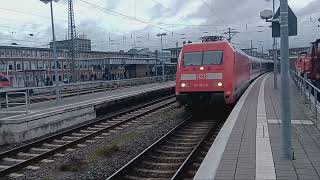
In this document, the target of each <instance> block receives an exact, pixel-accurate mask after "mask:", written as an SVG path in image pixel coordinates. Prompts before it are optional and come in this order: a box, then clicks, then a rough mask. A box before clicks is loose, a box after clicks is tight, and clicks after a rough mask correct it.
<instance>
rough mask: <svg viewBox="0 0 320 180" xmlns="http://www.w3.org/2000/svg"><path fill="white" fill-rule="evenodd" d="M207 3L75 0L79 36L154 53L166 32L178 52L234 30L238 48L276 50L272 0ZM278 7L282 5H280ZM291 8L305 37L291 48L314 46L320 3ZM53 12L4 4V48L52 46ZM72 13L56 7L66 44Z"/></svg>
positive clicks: (23, 1)
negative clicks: (268, 12) (263, 16)
mask: <svg viewBox="0 0 320 180" xmlns="http://www.w3.org/2000/svg"><path fill="white" fill-rule="evenodd" d="M204 2H205V3H204ZM204 2H202V0H74V11H75V19H76V28H77V34H79V35H82V34H85V35H87V37H88V38H90V39H92V44H93V49H94V50H102V51H118V50H120V49H124V50H128V49H129V48H131V47H134V46H136V47H141V48H142V47H148V48H150V49H152V50H154V49H159V48H160V39H159V38H158V37H157V36H156V34H157V33H160V32H166V33H167V36H166V37H165V38H164V47H175V44H176V42H177V41H178V42H179V45H181V43H182V41H183V40H191V41H193V42H195V41H197V40H198V39H199V37H201V36H203V35H221V34H222V33H223V32H224V31H226V29H227V28H228V27H231V28H234V29H236V30H237V31H239V32H240V33H239V34H237V35H236V36H235V37H233V43H234V44H236V45H237V46H240V47H241V48H248V47H249V46H250V40H253V43H254V46H256V47H259V48H261V46H262V45H263V46H264V49H268V48H270V47H271V42H272V39H271V31H270V28H268V26H269V25H270V24H269V23H264V22H263V21H262V20H260V17H259V12H260V11H261V10H263V9H271V8H272V0H271V1H270V2H267V1H265V0H204ZM276 2H277V6H278V2H279V1H278V0H276ZM90 3H91V4H90ZM289 4H290V6H291V7H292V9H293V10H294V12H295V13H296V15H297V16H298V23H299V25H298V27H299V35H298V36H296V37H291V38H290V45H291V47H298V46H308V45H309V43H310V42H311V41H314V40H315V39H316V38H319V35H320V28H318V27H317V25H318V24H319V23H318V22H317V19H318V18H319V17H320V13H318V12H319V11H318V10H319V8H320V0H289ZM49 10H50V9H49V5H48V4H44V3H41V2H40V0H1V7H0V39H1V43H0V44H1V45H9V44H11V43H18V44H20V45H23V46H35V47H46V44H48V42H49V41H51V39H52V36H51V24H50V11H49ZM67 10H68V9H67V0H60V1H59V2H58V3H54V14H55V25H56V35H57V39H58V40H62V39H65V38H66V35H67V22H68V21H67V13H68V11H67ZM135 19H136V20H135ZM258 31H259V32H258ZM29 34H33V36H30V35H29ZM181 34H185V35H181ZM259 41H260V42H259ZM262 41H263V42H262Z"/></svg>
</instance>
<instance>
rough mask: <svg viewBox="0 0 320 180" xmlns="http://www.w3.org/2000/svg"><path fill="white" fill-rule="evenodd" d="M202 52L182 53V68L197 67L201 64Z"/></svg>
mask: <svg viewBox="0 0 320 180" xmlns="http://www.w3.org/2000/svg"><path fill="white" fill-rule="evenodd" d="M202 54H203V53H202V52H190V53H184V55H183V65H184V66H198V65H201V64H202V62H201V61H202Z"/></svg>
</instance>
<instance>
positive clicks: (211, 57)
mask: <svg viewBox="0 0 320 180" xmlns="http://www.w3.org/2000/svg"><path fill="white" fill-rule="evenodd" d="M222 60H223V53H222V51H206V52H204V53H203V60H202V64H203V65H220V64H222Z"/></svg>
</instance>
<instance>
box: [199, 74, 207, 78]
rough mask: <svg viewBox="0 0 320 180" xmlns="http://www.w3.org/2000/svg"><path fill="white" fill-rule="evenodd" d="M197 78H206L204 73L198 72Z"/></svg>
mask: <svg viewBox="0 0 320 180" xmlns="http://www.w3.org/2000/svg"><path fill="white" fill-rule="evenodd" d="M198 79H206V75H205V74H198Z"/></svg>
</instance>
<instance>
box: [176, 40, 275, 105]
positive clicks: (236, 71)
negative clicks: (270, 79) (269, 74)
mask: <svg viewBox="0 0 320 180" xmlns="http://www.w3.org/2000/svg"><path fill="white" fill-rule="evenodd" d="M208 39H209V40H208ZM272 65H273V64H272V61H269V60H261V59H258V58H254V57H251V56H248V55H247V54H245V53H244V52H243V51H241V50H239V49H236V48H235V47H233V46H232V45H231V44H230V43H229V42H228V41H225V40H222V39H221V38H217V37H211V38H205V39H204V40H203V41H202V43H195V44H187V45H184V46H183V48H182V51H181V53H180V57H179V60H178V67H177V78H176V79H177V80H176V96H177V100H178V102H179V103H180V104H182V105H187V106H190V107H195V106H197V105H198V104H213V105H215V104H218V105H221V104H222V103H223V104H224V105H227V106H228V107H232V105H233V104H234V103H235V101H236V100H237V99H238V98H239V97H240V96H241V94H242V93H243V92H244V90H245V89H246V88H247V87H248V85H249V84H250V82H251V81H252V80H253V79H255V78H256V77H258V76H259V75H261V74H262V73H265V72H266V71H268V70H271V68H272V67H273V66H272Z"/></svg>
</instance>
